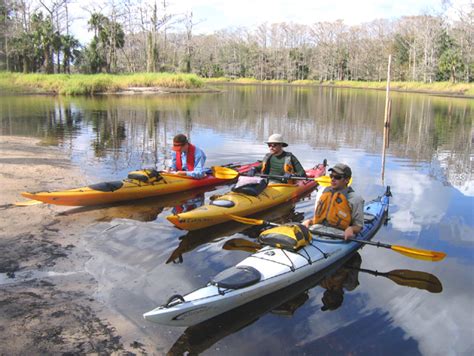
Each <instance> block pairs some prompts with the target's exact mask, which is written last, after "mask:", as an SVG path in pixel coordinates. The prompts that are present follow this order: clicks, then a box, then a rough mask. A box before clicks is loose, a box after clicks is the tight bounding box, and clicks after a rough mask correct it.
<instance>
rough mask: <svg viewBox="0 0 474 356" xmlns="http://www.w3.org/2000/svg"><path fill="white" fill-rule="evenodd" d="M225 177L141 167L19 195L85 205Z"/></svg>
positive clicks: (210, 182)
mask: <svg viewBox="0 0 474 356" xmlns="http://www.w3.org/2000/svg"><path fill="white" fill-rule="evenodd" d="M257 164H258V163H252V164H246V165H230V167H232V168H233V169H235V170H237V171H239V172H241V173H243V172H247V171H248V170H249V169H250V168H251V167H252V166H253V165H257ZM228 181H229V180H228V179H221V178H216V177H214V176H213V175H212V174H211V173H209V174H208V175H207V176H206V177H205V178H203V179H193V178H190V177H187V176H180V175H175V174H171V173H164V172H156V171H154V170H143V171H137V172H132V173H130V174H129V176H128V178H127V179H124V180H122V181H113V182H104V183H98V184H93V185H90V186H87V187H81V188H75V189H69V190H63V191H56V192H37V193H22V194H21V195H23V196H24V197H25V198H28V199H33V200H39V201H42V202H43V203H48V204H56V205H71V206H88V205H98V204H109V203H114V202H119V201H126V200H134V199H143V198H148V197H153V196H158V195H164V194H171V193H178V192H183V191H186V190H190V189H195V188H199V187H204V186H212V185H217V184H220V183H224V182H228Z"/></svg>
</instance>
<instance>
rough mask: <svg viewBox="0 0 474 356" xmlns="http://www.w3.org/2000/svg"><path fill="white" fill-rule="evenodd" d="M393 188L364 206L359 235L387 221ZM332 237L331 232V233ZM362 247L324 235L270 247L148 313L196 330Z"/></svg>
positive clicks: (162, 321) (161, 320) (366, 234)
mask: <svg viewBox="0 0 474 356" xmlns="http://www.w3.org/2000/svg"><path fill="white" fill-rule="evenodd" d="M389 196H390V190H389V188H387V192H386V193H385V195H383V196H382V197H379V198H377V199H375V200H373V201H371V202H369V203H366V204H365V206H364V219H365V222H364V228H363V230H362V231H361V232H360V233H359V234H358V235H357V236H356V237H357V239H359V240H370V239H371V238H372V237H373V236H374V235H375V233H376V232H377V231H378V229H379V228H380V226H381V225H382V223H383V222H384V221H385V219H386V216H387V212H388V206H389ZM328 235H330V234H328ZM360 246H361V244H360V243H358V242H354V241H344V240H341V239H339V238H337V239H335V238H331V237H328V236H323V235H319V234H318V235H316V234H315V235H313V240H312V242H311V243H310V244H309V245H307V246H305V247H303V248H301V249H299V250H298V251H295V252H293V251H288V250H284V249H280V248H275V247H270V246H265V247H263V248H262V249H260V250H258V251H257V252H256V253H254V254H252V255H250V256H249V257H247V258H245V259H244V260H243V261H241V262H240V263H238V264H237V265H236V266H233V267H230V268H228V269H226V270H224V271H223V272H221V273H219V274H218V275H217V276H215V277H214V278H213V279H212V280H211V281H210V282H209V283H208V284H207V285H206V286H205V287H202V288H199V289H197V290H195V291H193V292H191V293H189V294H186V295H184V296H181V295H174V296H172V297H170V298H169V300H168V301H167V302H166V303H165V304H164V305H161V306H159V307H157V308H155V309H153V310H151V311H149V312H147V313H145V314H144V315H143V317H144V318H145V319H146V320H148V321H151V322H155V323H159V324H164V325H172V326H191V325H195V324H197V323H200V322H203V321H205V320H207V319H210V318H212V317H215V316H217V315H219V314H222V313H224V312H226V311H228V310H231V309H233V308H236V307H238V306H241V305H244V304H246V303H249V302H251V301H253V300H256V299H258V298H260V297H263V296H265V295H267V294H270V293H272V292H275V291H277V290H280V289H282V288H285V287H287V286H289V285H291V284H293V283H296V282H298V281H300V280H302V279H304V278H306V277H309V276H311V275H312V274H314V273H317V272H319V271H321V270H323V269H325V268H327V267H329V266H330V265H332V264H334V263H336V262H337V261H340V260H341V259H343V258H344V257H346V256H348V255H349V254H351V253H352V252H354V251H356V250H357V249H359V248H360Z"/></svg>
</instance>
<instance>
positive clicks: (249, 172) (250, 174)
mask: <svg viewBox="0 0 474 356" xmlns="http://www.w3.org/2000/svg"><path fill="white" fill-rule="evenodd" d="M256 172H257V169H256V168H255V167H252V168H250V169H249V171H248V173H247V175H248V176H249V177H253V176H254V175H255V173H256Z"/></svg>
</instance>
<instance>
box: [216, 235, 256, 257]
mask: <svg viewBox="0 0 474 356" xmlns="http://www.w3.org/2000/svg"><path fill="white" fill-rule="evenodd" d="M222 248H223V249H224V250H241V251H246V252H252V253H253V252H256V251H258V250H260V249H261V248H262V246H261V245H260V244H258V243H256V242H252V241H248V240H245V239H240V238H235V239H230V240H229V241H226V243H225V244H224V245H223V246H222Z"/></svg>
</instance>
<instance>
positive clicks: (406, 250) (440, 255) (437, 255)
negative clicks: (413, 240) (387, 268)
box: [390, 245, 446, 262]
mask: <svg viewBox="0 0 474 356" xmlns="http://www.w3.org/2000/svg"><path fill="white" fill-rule="evenodd" d="M390 248H391V249H392V250H393V251H396V252H398V253H401V254H402V255H405V256H408V257H411V258H415V259H417V260H423V261H431V262H437V261H441V260H442V259H444V258H445V257H446V254H445V253H444V252H437V251H428V250H422V249H418V248H413V247H405V246H397V245H392V246H390Z"/></svg>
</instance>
